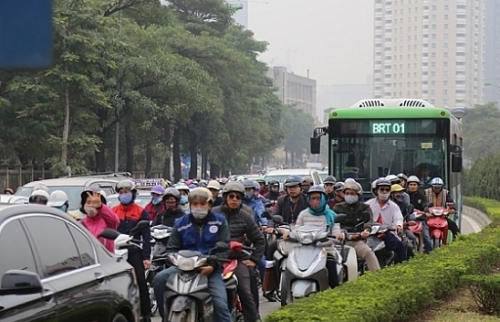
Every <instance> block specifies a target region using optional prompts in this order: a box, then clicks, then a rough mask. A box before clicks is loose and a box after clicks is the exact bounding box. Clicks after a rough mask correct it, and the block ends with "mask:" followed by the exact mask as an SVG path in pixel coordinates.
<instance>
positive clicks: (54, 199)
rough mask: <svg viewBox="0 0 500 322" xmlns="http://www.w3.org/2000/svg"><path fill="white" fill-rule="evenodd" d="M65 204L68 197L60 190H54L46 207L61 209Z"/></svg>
mask: <svg viewBox="0 0 500 322" xmlns="http://www.w3.org/2000/svg"><path fill="white" fill-rule="evenodd" d="M67 202H68V195H67V194H66V193H65V192H64V191H62V190H56V191H54V192H52V193H51V194H50V197H49V202H48V203H47V206H49V207H55V208H58V207H62V206H63V205H64V204H65V203H67Z"/></svg>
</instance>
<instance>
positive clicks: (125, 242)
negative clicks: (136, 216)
mask: <svg viewBox="0 0 500 322" xmlns="http://www.w3.org/2000/svg"><path fill="white" fill-rule="evenodd" d="M148 226H149V221H148V220H141V221H139V222H138V223H137V225H136V226H135V227H134V228H133V229H132V230H131V231H130V234H128V235H127V234H120V233H119V232H117V231H116V230H114V229H110V228H106V229H104V230H103V231H102V232H101V233H100V234H99V236H98V237H102V238H106V239H110V240H114V241H115V254H116V255H117V256H120V257H121V258H123V260H127V258H128V248H129V247H130V246H137V247H139V248H142V245H141V244H142V241H141V240H137V239H134V236H133V235H135V234H136V233H137V231H139V230H141V229H143V228H145V227H148Z"/></svg>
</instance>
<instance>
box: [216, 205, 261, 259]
mask: <svg viewBox="0 0 500 322" xmlns="http://www.w3.org/2000/svg"><path fill="white" fill-rule="evenodd" d="M212 211H213V212H214V213H218V214H221V215H223V216H224V217H225V218H226V220H227V223H228V225H229V232H230V234H231V240H237V241H239V242H240V243H242V244H244V243H245V235H246V236H247V238H248V240H250V241H251V242H252V244H253V247H254V248H255V250H254V251H253V252H252V256H251V257H250V259H251V260H252V261H254V262H255V263H259V261H260V260H261V258H262V256H264V249H265V245H266V242H265V240H264V235H263V234H262V231H261V230H260V229H259V226H257V223H256V222H255V221H254V220H253V216H252V214H250V213H248V212H247V211H245V210H244V209H243V208H241V207H240V208H239V209H237V210H229V208H227V207H226V206H225V205H224V204H222V205H220V206H218V207H214V208H212Z"/></svg>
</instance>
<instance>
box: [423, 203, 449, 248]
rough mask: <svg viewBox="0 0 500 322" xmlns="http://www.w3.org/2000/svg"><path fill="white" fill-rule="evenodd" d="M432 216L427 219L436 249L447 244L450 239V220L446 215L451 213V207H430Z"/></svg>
mask: <svg viewBox="0 0 500 322" xmlns="http://www.w3.org/2000/svg"><path fill="white" fill-rule="evenodd" d="M429 212H430V213H431V217H430V218H429V219H427V226H428V227H429V233H430V235H431V238H432V240H433V243H434V249H436V248H438V247H441V246H442V245H446V241H447V239H448V221H447V220H446V216H448V214H449V213H450V211H449V209H447V208H444V207H430V208H429Z"/></svg>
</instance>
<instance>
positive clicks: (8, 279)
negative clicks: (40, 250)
mask: <svg viewBox="0 0 500 322" xmlns="http://www.w3.org/2000/svg"><path fill="white" fill-rule="evenodd" d="M42 290H43V287H42V282H41V281H40V277H39V276H38V274H37V273H33V272H29V271H23V270H18V269H13V270H10V271H7V272H6V273H5V274H4V275H3V276H2V285H1V288H0V295H27V294H35V293H41V292H42Z"/></svg>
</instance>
